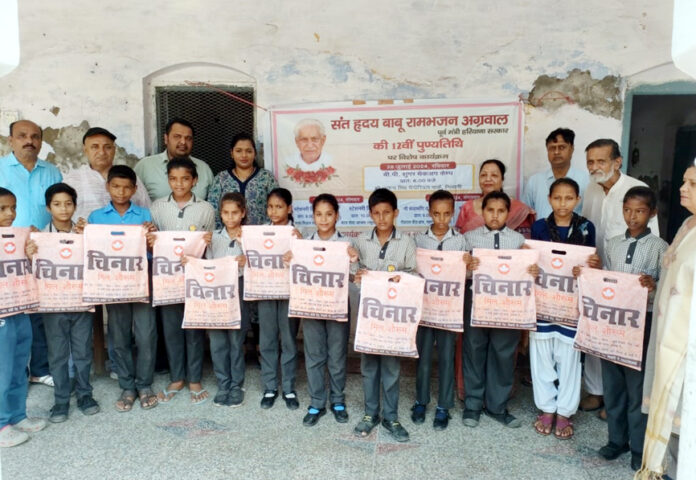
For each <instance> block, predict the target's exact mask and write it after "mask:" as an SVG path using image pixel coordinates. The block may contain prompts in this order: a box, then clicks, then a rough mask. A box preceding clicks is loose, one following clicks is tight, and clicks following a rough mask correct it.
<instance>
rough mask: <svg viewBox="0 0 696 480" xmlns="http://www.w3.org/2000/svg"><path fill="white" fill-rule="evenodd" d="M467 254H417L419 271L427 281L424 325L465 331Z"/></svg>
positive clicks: (453, 252)
mask: <svg viewBox="0 0 696 480" xmlns="http://www.w3.org/2000/svg"><path fill="white" fill-rule="evenodd" d="M463 253H464V252H457V251H442V250H427V249H425V248H419V249H417V250H416V265H417V267H416V269H417V271H418V273H420V274H421V276H423V278H425V290H424V292H423V293H424V296H423V318H421V322H420V324H421V325H425V326H426V327H433V328H441V329H443V330H451V331H453V332H463V331H464V291H465V282H466V264H465V263H464V258H463Z"/></svg>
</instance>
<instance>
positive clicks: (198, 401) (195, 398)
mask: <svg viewBox="0 0 696 480" xmlns="http://www.w3.org/2000/svg"><path fill="white" fill-rule="evenodd" d="M204 393H208V390H206V389H205V388H204V389H203V390H199V391H197V392H191V403H193V404H194V405H203V404H204V403H205V402H207V401H208V397H204V398H200V397H201V396H202V395H203V394H204Z"/></svg>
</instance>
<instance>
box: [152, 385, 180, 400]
mask: <svg viewBox="0 0 696 480" xmlns="http://www.w3.org/2000/svg"><path fill="white" fill-rule="evenodd" d="M183 389H184V387H181V388H173V389H171V390H167V389H166V388H163V389H162V391H161V392H160V393H158V394H157V401H158V402H161V403H167V402H168V401H170V400H171V399H173V398H174V397H175V396H176V394H177V393H179V392H180V391H182V390H183Z"/></svg>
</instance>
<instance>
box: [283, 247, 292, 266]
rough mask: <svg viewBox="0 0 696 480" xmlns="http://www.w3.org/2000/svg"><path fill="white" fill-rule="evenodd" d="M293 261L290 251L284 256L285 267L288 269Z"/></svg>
mask: <svg viewBox="0 0 696 480" xmlns="http://www.w3.org/2000/svg"><path fill="white" fill-rule="evenodd" d="M291 261H292V252H291V251H290V250H288V251H287V252H285V253H284V254H283V265H285V268H288V267H289V266H290V262H291Z"/></svg>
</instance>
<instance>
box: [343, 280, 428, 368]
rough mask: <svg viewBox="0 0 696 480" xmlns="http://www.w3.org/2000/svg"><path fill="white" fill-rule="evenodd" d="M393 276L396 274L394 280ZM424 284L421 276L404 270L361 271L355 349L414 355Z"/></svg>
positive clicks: (374, 353) (415, 354) (396, 354)
mask: <svg viewBox="0 0 696 480" xmlns="http://www.w3.org/2000/svg"><path fill="white" fill-rule="evenodd" d="M395 277H399V281H398V282H396V281H394V280H395ZM424 285H425V280H424V279H422V278H420V277H416V276H414V275H409V274H408V273H390V272H375V271H368V272H367V273H365V274H364V275H363V276H362V279H361V284H360V307H359V309H358V324H357V326H356V329H355V344H354V348H355V351H356V352H363V353H369V354H372V355H394V356H398V357H412V358H418V349H417V348H416V333H417V331H418V323H419V320H420V318H421V313H422V309H423V286H424Z"/></svg>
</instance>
